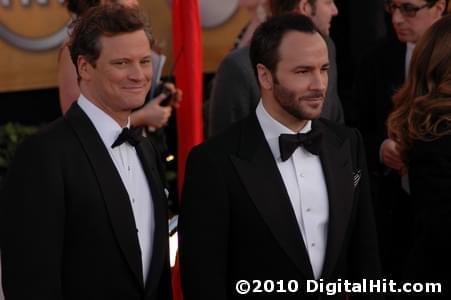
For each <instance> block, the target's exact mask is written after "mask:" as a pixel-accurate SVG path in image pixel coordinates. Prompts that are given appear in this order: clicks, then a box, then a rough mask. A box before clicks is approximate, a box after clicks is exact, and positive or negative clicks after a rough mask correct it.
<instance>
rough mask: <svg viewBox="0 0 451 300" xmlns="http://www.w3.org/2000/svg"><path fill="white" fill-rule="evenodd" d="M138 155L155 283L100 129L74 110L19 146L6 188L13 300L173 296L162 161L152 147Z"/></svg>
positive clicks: (5, 263) (5, 248) (4, 240)
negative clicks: (151, 219) (146, 191)
mask: <svg viewBox="0 0 451 300" xmlns="http://www.w3.org/2000/svg"><path fill="white" fill-rule="evenodd" d="M137 152H138V154H139V156H140V160H141V163H142V166H143V169H144V171H145V174H146V176H147V179H148V181H149V185H150V188H151V191H152V199H153V202H154V203H153V205H154V211H155V234H154V241H153V256H152V260H151V266H150V271H149V274H148V280H147V282H144V281H143V275H142V264H141V253H140V247H139V241H138V236H137V233H136V231H137V229H136V225H135V221H134V217H133V212H132V208H131V206H130V201H129V197H128V194H127V191H126V189H125V187H124V185H123V184H122V181H121V178H120V176H119V173H118V172H117V170H116V168H115V166H114V164H113V161H112V160H111V158H110V156H109V154H108V152H107V149H106V148H105V146H104V144H103V142H102V140H101V138H100V136H99V135H98V133H97V131H96V129H95V127H94V126H93V124H92V123H91V122H90V120H89V118H88V117H87V116H86V114H85V113H84V112H83V111H82V110H81V109H80V108H79V106H78V105H77V104H74V105H73V106H72V107H71V109H70V110H69V111H68V113H67V114H66V115H65V117H64V118H60V119H58V120H57V121H55V122H54V123H52V124H51V125H49V126H48V127H47V128H46V129H44V130H43V131H41V132H40V133H39V134H37V135H35V136H33V137H31V138H30V139H29V140H27V141H26V142H24V143H23V144H22V145H21V146H20V147H19V149H18V151H17V154H16V158H15V160H14V162H13V164H12V165H11V167H10V170H9V173H8V175H7V178H6V181H5V183H4V187H3V189H2V193H1V220H0V222H1V251H2V253H1V254H2V276H3V288H4V293H5V296H6V299H8V300H16V299H17V300H19V299H20V300H32V299H42V300H63V299H64V300H66V299H74V300H75V299H77V300H80V299H93V300H99V299H105V300H111V299H118V300H119V299H120V300H124V299H127V300H131V299H136V300H138V299H146V300H151V299H152V300H153V299H169V298H170V278H169V277H170V276H169V260H168V229H167V200H166V195H165V193H164V187H163V184H162V181H161V179H160V175H161V174H159V173H158V170H157V165H158V163H159V162H158V156H157V155H156V153H155V150H154V148H153V146H152V145H151V144H150V143H148V141H146V140H145V139H143V140H142V141H141V143H140V144H139V145H138V146H137Z"/></svg>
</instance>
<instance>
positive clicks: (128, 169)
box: [78, 95, 155, 282]
mask: <svg viewBox="0 0 451 300" xmlns="http://www.w3.org/2000/svg"><path fill="white" fill-rule="evenodd" d="M78 105H79V106H80V107H81V109H82V110H83V111H84V112H85V113H86V114H87V115H88V117H89V119H90V120H91V122H92V123H93V124H94V127H95V128H96V130H97V133H98V134H99V135H100V138H101V139H102V141H103V143H104V144H105V147H106V149H107V150H108V153H109V154H110V157H111V159H112V160H113V163H114V165H115V167H116V169H117V171H118V173H119V175H120V177H121V179H122V183H123V184H124V187H125V189H126V190H127V193H128V196H129V199H130V204H131V207H132V210H133V215H134V218H135V224H136V227H137V230H138V239H139V245H140V247H141V261H142V267H143V278H144V282H145V281H146V279H147V274H148V272H149V267H150V261H151V258H152V246H153V237H154V231H155V218H154V208H153V202H152V195H151V192H150V187H149V183H148V181H147V178H146V175H145V173H144V170H143V168H142V165H141V162H140V160H139V158H138V154H137V153H136V149H135V147H133V146H131V145H130V144H128V143H123V144H121V145H120V146H117V147H115V148H114V149H113V148H112V147H111V145H113V143H114V141H115V140H116V139H117V137H118V136H119V134H120V133H121V131H122V128H121V127H120V126H119V124H118V123H116V121H114V119H113V118H111V117H110V116H109V115H108V114H106V113H105V112H104V111H103V110H101V109H100V108H98V107H97V106H96V105H94V104H93V103H92V102H91V101H89V100H88V99H87V98H86V97H84V96H83V95H80V97H79V98H78ZM129 126H130V120H129V121H128V124H127V127H129Z"/></svg>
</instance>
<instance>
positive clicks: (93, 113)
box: [77, 94, 130, 148]
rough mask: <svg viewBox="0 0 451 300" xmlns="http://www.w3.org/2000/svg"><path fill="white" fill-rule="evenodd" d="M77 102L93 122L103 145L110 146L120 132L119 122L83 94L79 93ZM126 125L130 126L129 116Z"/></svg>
mask: <svg viewBox="0 0 451 300" xmlns="http://www.w3.org/2000/svg"><path fill="white" fill-rule="evenodd" d="M77 103H78V105H79V106H80V107H81V109H82V110H83V111H84V112H85V113H86V115H88V118H89V119H90V120H91V122H92V123H93V124H94V127H95V128H96V130H97V132H98V133H99V135H100V138H101V139H102V141H103V143H104V144H105V146H106V147H107V148H110V147H111V145H113V143H114V141H115V140H116V139H117V137H118V136H119V134H120V133H121V131H122V128H121V126H119V124H118V123H117V122H116V121H115V120H114V119H113V118H112V117H111V116H109V115H108V114H107V113H105V112H104V111H103V110H101V109H100V108H99V107H97V106H96V105H95V104H94V103H92V102H91V101H90V100H89V99H88V98H86V97H85V96H84V95H83V94H80V97H78V101H77ZM126 127H127V128H130V117H129V118H128V121H127V126H126Z"/></svg>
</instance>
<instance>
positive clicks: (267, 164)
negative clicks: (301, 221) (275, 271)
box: [231, 114, 313, 278]
mask: <svg viewBox="0 0 451 300" xmlns="http://www.w3.org/2000/svg"><path fill="white" fill-rule="evenodd" d="M247 120H248V121H247V122H245V123H244V124H243V132H242V136H241V144H240V151H239V154H238V157H234V156H232V157H231V160H232V163H233V165H234V166H235V168H236V170H237V173H238V174H239V177H240V179H241V181H242V182H243V184H244V186H245V188H246V190H247V191H248V193H249V195H250V197H251V199H252V201H253V202H254V204H255V206H256V207H257V210H258V211H259V213H260V215H261V216H262V218H263V219H264V221H265V222H266V223H267V224H268V227H269V228H270V230H271V232H272V234H273V235H274V238H275V239H276V240H277V241H278V243H279V244H280V246H281V247H282V248H283V249H284V251H285V252H286V253H287V255H288V256H289V257H290V258H291V260H292V261H293V262H294V264H295V265H296V266H297V268H298V269H299V270H300V271H301V272H302V273H303V274H304V276H305V277H306V278H313V271H312V267H311V265H310V260H309V257H308V255H307V250H306V248H305V245H304V242H303V239H302V234H301V232H300V230H299V226H298V223H297V220H296V216H295V214H294V212H293V208H292V206H291V202H290V200H289V196H288V193H287V191H286V188H285V185H284V183H283V180H282V177H281V175H280V172H279V169H278V168H277V165H276V163H275V161H274V157H273V155H272V153H271V150H270V148H269V146H268V144H267V142H266V139H265V137H264V135H263V132H262V130H261V128H260V125H259V124H258V120H257V117H256V116H255V114H254V115H253V116H251V117H250V118H248V119H247Z"/></svg>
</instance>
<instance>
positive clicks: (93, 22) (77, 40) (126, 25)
mask: <svg viewBox="0 0 451 300" xmlns="http://www.w3.org/2000/svg"><path fill="white" fill-rule="evenodd" d="M138 30H144V32H145V33H146V35H147V38H148V39H149V44H150V45H152V41H153V40H152V35H151V33H150V26H149V23H148V20H147V17H146V16H145V15H144V13H143V12H142V11H141V10H140V9H139V7H126V6H122V5H119V4H114V3H111V4H106V5H99V6H96V7H92V8H90V9H89V10H88V11H86V13H85V14H83V16H81V17H79V18H77V19H76V20H75V21H74V25H73V31H72V33H71V35H70V41H69V50H70V56H71V58H72V62H73V63H74V65H75V67H76V68H77V73H78V67H77V60H78V57H79V56H83V57H85V58H86V60H87V61H88V62H89V63H90V64H91V65H92V66H94V67H95V65H96V61H97V59H98V58H99V56H100V52H101V51H102V49H101V44H100V38H101V37H102V36H115V35H118V34H121V33H131V32H135V31H138Z"/></svg>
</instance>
